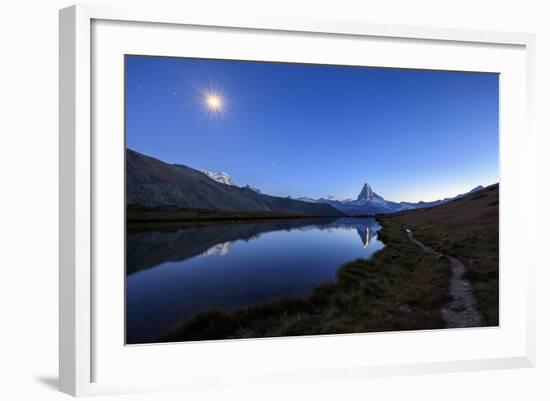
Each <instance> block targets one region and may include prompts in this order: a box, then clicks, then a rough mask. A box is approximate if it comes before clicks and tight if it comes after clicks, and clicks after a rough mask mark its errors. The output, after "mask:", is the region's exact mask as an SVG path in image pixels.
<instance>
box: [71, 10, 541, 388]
mask: <svg viewBox="0 0 550 401" xmlns="http://www.w3.org/2000/svg"><path fill="white" fill-rule="evenodd" d="M60 32H61V34H60V49H61V56H60V71H61V87H60V98H61V104H60V108H61V114H60V127H61V128H60V135H61V141H60V143H61V148H60V154H61V163H60V164H61V167H60V169H61V172H60V174H61V196H60V198H61V222H60V231H61V238H60V239H61V262H60V386H61V390H62V391H65V392H67V393H70V394H73V395H87V394H103V393H113V392H130V391H154V390H166V389H195V388H208V387H212V386H225V385H228V386H229V385H238V384H241V383H246V382H257V383H262V382H270V383H284V382H288V381H290V380H326V379H330V378H342V377H348V378H349V377H356V378H361V377H368V376H379V375H398V374H405V373H406V374H410V373H422V372H427V373H429V372H438V371H459V370H473V369H494V368H506V367H520V366H532V364H533V363H534V338H533V336H534V331H533V324H534V321H533V316H534V315H533V308H534V305H533V299H534V293H533V289H534V288H533V283H532V273H531V270H532V268H533V264H534V263H535V261H534V260H533V256H532V255H533V254H532V253H531V252H529V249H530V248H531V247H532V245H531V244H530V242H529V239H528V237H527V236H518V235H517V232H518V231H519V230H520V229H522V228H524V227H526V226H527V227H529V226H531V225H533V224H534V221H535V220H534V219H535V217H534V216H535V211H534V209H533V207H532V205H531V204H530V203H529V199H532V193H533V192H534V190H535V189H534V181H533V178H532V177H533V176H534V174H533V171H534V160H533V144H534V134H533V133H532V131H531V128H530V121H531V117H530V113H531V110H532V104H531V102H532V90H533V85H534V74H533V71H532V68H533V57H534V52H533V46H534V38H533V37H532V36H531V35H528V34H509V33H495V32H476V31H463V30H448V29H434V28H420V27H400V26H380V25H371V24H366V23H358V22H354V23H352V22H334V21H332V22H331V21H295V20H292V19H283V20H280V19H269V18H267V19H266V18H264V19H262V18H253V19H252V18H251V19H249V20H248V19H246V18H229V17H227V16H226V17H223V18H221V17H217V18H216V17H212V16H200V15H192V13H185V12H177V11H175V12H171V13H164V12H160V11H158V10H157V11H154V10H148V9H137V8H136V9H131V10H130V9H122V10H121V9H111V8H106V7H96V6H76V7H71V8H68V9H64V10H62V11H61V17H60ZM176 367H177V369H176Z"/></svg>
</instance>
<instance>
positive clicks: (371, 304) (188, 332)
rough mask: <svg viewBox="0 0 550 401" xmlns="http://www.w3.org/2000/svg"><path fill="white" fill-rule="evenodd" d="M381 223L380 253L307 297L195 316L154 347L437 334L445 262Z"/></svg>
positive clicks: (393, 224)
mask: <svg viewBox="0 0 550 401" xmlns="http://www.w3.org/2000/svg"><path fill="white" fill-rule="evenodd" d="M381 223H382V225H383V227H384V228H383V230H382V231H381V232H380V236H381V239H382V241H384V242H385V243H386V244H387V245H386V247H385V248H384V249H383V250H382V251H380V252H378V253H377V254H375V255H374V256H373V257H372V258H371V259H369V260H361V259H360V260H356V261H353V262H351V263H348V264H346V265H344V266H342V267H341V268H340V270H339V271H338V274H337V278H336V280H335V281H334V282H329V283H325V284H323V285H320V286H318V287H316V288H315V289H313V291H312V292H311V294H310V296H309V297H307V298H305V299H298V298H295V299H281V300H274V301H271V302H267V303H263V304H260V305H254V306H249V307H244V308H239V309H236V310H230V311H222V310H209V311H206V312H202V313H199V314H197V315H196V316H195V317H194V318H192V319H190V320H188V321H186V322H184V323H182V324H181V325H179V326H177V327H175V328H174V329H173V330H172V331H171V332H170V333H167V334H166V335H164V336H161V337H160V338H157V339H156V340H155V342H168V341H188V340H213V339H231V338H250V337H275V336H292V335H313V334H338V333H357V332H373V331H390V330H391V331H393V330H414V329H435V328H442V327H444V322H443V320H442V317H441V313H440V308H441V306H442V305H444V304H445V303H446V302H447V301H448V285H449V276H450V268H449V265H448V262H447V260H446V259H436V258H435V257H434V256H432V255H430V254H427V253H425V252H423V251H422V250H421V249H420V248H418V247H417V246H416V245H414V244H412V243H411V242H410V241H409V239H408V238H407V235H406V232H405V231H404V230H403V228H402V226H401V224H400V223H399V222H398V221H396V220H393V219H388V218H382V219H381Z"/></svg>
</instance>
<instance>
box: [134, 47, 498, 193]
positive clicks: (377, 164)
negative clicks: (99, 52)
mask: <svg viewBox="0 0 550 401" xmlns="http://www.w3.org/2000/svg"><path fill="white" fill-rule="evenodd" d="M212 92H216V93H218V94H219V96H220V99H221V103H222V107H221V110H220V111H217V112H213V111H211V110H210V111H209V109H208V107H207V106H206V104H205V98H206V96H207V95H208V93H212ZM126 143H127V147H128V148H130V149H133V150H136V151H138V152H141V153H144V154H146V155H149V156H152V157H155V158H158V159H161V160H163V161H165V162H168V163H180V164H185V165H187V166H190V167H193V168H197V169H207V170H210V171H214V172H218V171H224V172H227V173H228V174H229V175H230V176H231V177H232V178H233V180H234V181H235V182H236V183H237V184H238V185H240V186H244V185H246V184H248V185H250V186H252V187H256V188H259V189H261V190H262V192H263V193H267V194H270V195H277V196H287V195H290V196H292V197H299V196H309V197H313V198H318V197H326V196H327V195H331V196H336V197H338V198H355V197H356V196H357V195H358V193H359V192H360V190H361V188H362V185H363V183H364V182H368V183H369V184H370V185H371V186H372V188H373V189H374V191H375V192H377V193H378V194H379V195H382V196H383V197H384V198H386V199H388V200H393V201H419V200H425V201H430V200H435V199H439V198H443V197H446V196H454V195H456V194H458V193H463V192H466V191H469V190H470V189H472V188H473V187H475V186H477V185H480V184H481V185H489V184H492V183H495V182H498V177H499V159H498V154H499V152H498V147H499V143H498V75H497V74H487V73H461V72H441V71H418V70H402V69H383V68H363V67H342V66H321V65H303V64H286V63H284V64H283V63H261V62H240V61H220V60H197V59H184V58H163V57H146V56H127V58H126Z"/></svg>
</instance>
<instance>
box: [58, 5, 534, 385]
mask: <svg viewBox="0 0 550 401" xmlns="http://www.w3.org/2000/svg"><path fill="white" fill-rule="evenodd" d="M101 21H106V22H107V24H115V23H117V22H120V23H140V24H149V25H150V24H153V25H158V26H159V27H162V29H160V30H159V33H158V34H159V35H166V34H169V32H164V31H163V29H172V28H173V29H177V27H186V26H187V27H204V28H206V29H210V28H211V29H221V30H222V31H223V30H224V29H231V30H233V31H239V30H244V31H246V32H249V33H253V32H267V33H274V34H276V33H284V34H285V35H290V36H292V35H304V34H305V35H308V37H313V36H316V35H319V36H323V37H326V38H329V39H330V38H331V37H338V38H344V39H346V38H353V39H361V38H375V39H384V40H387V41H392V40H395V41H398V40H404V41H416V42H418V43H432V44H435V45H437V46H440V45H451V44H452V45H456V46H458V47H460V46H462V47H463V48H466V47H472V48H476V47H478V48H479V49H481V50H483V49H484V48H483V46H488V47H494V48H502V49H504V48H510V49H515V50H518V51H517V52H515V50H514V52H515V53H514V52H512V53H514V54H513V55H510V57H514V58H517V60H519V61H518V69H517V70H514V71H515V72H511V73H510V74H520V73H522V72H525V74H526V75H525V76H523V75H522V76H521V77H516V78H517V79H515V80H514V83H513V85H516V86H517V87H518V88H520V89H521V91H522V92H521V93H524V96H520V99H519V100H517V99H516V100H515V101H517V102H520V103H519V104H520V105H523V106H524V109H522V110H521V114H518V115H517V116H516V117H517V118H515V119H513V121H512V120H510V122H509V124H510V125H508V122H507V121H505V122H504V123H505V124H504V126H505V127H515V128H520V129H519V131H520V132H521V134H520V132H517V133H516V134H514V135H515V136H510V135H512V134H506V135H508V136H506V138H505V141H504V143H503V145H502V146H503V148H501V153H502V152H504V155H511V156H509V157H508V156H506V157H504V158H501V163H504V164H503V165H502V167H503V169H504V170H505V171H511V169H508V167H510V166H508V164H511V163H516V162H517V163H519V164H518V165H517V166H519V167H517V170H519V171H516V172H514V173H511V172H510V173H507V174H509V175H507V176H506V179H507V180H508V182H510V183H512V182H523V183H524V186H523V188H522V189H523V190H524V191H525V194H524V195H522V196H524V197H525V199H526V198H527V197H528V196H529V197H531V199H534V192H535V181H534V178H533V177H534V176H535V174H534V172H535V160H534V155H535V150H534V146H535V145H534V144H535V133H534V130H533V128H532V120H533V117H532V112H533V110H534V105H533V102H534V94H533V92H534V85H535V77H534V49H535V38H534V35H531V34H524V33H507V32H485V31H471V30H460V29H440V28H427V27H415V26H397V25H396V26H393V25H392V26H390V25H376V24H368V23H365V22H360V21H317V20H295V19H292V18H270V17H267V18H266V17H263V18H262V17H256V16H254V17H252V16H242V17H238V18H236V17H230V16H215V15H199V14H193V13H187V12H186V10H185V9H184V8H182V9H177V10H164V9H157V8H155V7H146V8H137V7H136V8H112V7H109V6H99V5H97V6H96V5H93V6H92V5H86V6H83V5H78V6H72V7H69V8H66V9H63V10H61V11H60V271H59V277H60V301H59V302H60V326H59V332H60V362H59V374H60V390H61V391H63V392H65V393H68V394H71V395H75V396H79V395H93V394H109V393H120V392H123V393H124V392H133V391H164V390H169V389H189V388H209V387H215V386H226V385H235V384H243V383H247V382H253V383H254V382H255V383H262V382H270V383H285V382H291V381H296V380H298V381H305V380H327V379H331V378H352V379H355V378H356V379H359V378H363V377H369V376H386V375H401V374H422V373H435V372H449V371H467V370H480V369H503V368H512V367H529V366H534V363H535V338H534V336H535V334H534V333H535V329H534V324H535V321H534V310H535V306H534V299H535V295H534V288H535V285H534V269H535V268H534V266H535V264H536V260H533V257H532V256H530V255H533V254H534V253H531V252H526V254H527V256H525V258H524V263H523V264H522V265H521V269H522V270H521V272H522V274H524V276H522V277H521V278H520V279H519V280H516V283H518V287H520V288H518V289H517V291H518V293H517V294H516V295H508V294H509V293H506V292H505V291H506V287H504V289H503V295H501V296H502V297H508V296H517V297H519V298H521V299H522V302H521V303H520V306H521V308H520V307H518V308H519V309H521V310H518V311H517V313H518V314H517V316H518V317H519V320H521V321H520V322H519V323H517V326H514V327H512V325H510V326H509V327H502V326H501V327H500V328H498V329H493V331H492V332H490V331H483V332H481V331H478V332H473V331H462V332H460V333H458V334H456V336H457V339H458V340H460V341H474V340H475V338H477V337H480V338H481V337H483V336H485V337H486V338H485V339H484V340H483V341H491V339H495V338H496V336H497V335H498V334H495V333H496V331H497V330H501V331H502V332H503V333H504V332H506V330H508V328H510V330H512V331H514V333H515V334H514V339H513V340H508V339H506V340H504V339H503V340H502V344H501V345H499V346H501V347H502V348H499V349H496V348H495V350H494V352H493V353H490V352H488V353H487V354H485V355H483V354H482V353H478V354H475V353H472V354H471V355H469V356H468V357H466V358H464V359H461V358H450V359H446V357H445V356H442V358H443V359H442V360H435V359H434V358H432V359H430V360H428V361H426V360H416V359H415V357H414V355H411V356H410V357H409V358H408V360H407V361H406V362H405V361H404V360H401V361H397V362H396V361H395V360H392V359H391V358H385V357H384V356H383V355H382V356H381V357H380V358H378V359H377V360H376V361H365V362H364V363H362V362H361V359H360V358H361V355H359V356H358V357H357V359H355V360H352V359H351V356H350V357H349V359H348V360H344V359H342V360H339V362H337V361H336V359H334V363H335V366H334V367H332V366H331V362H330V361H331V357H330V355H333V354H331V353H329V357H328V358H327V359H328V361H327V362H325V364H324V365H321V366H317V367H316V368H314V367H312V366H308V365H307V364H304V365H303V366H302V365H300V366H298V367H297V368H295V369H294V368H292V369H291V366H290V365H289V366H287V367H285V365H284V363H282V364H281V365H277V368H276V369H272V370H269V369H267V368H266V369H265V370H262V368H261V367H258V369H257V372H252V371H250V370H247V369H246V367H245V366H241V367H240V368H239V366H238V364H239V362H234V364H235V367H236V369H235V373H234V374H225V373H224V372H226V371H224V370H223V368H221V367H220V368H219V370H218V371H216V372H214V373H212V375H207V374H205V373H204V371H201V370H200V369H197V371H196V372H194V371H193V369H189V371H188V372H187V376H186V379H185V380H182V379H181V378H178V377H176V376H173V377H167V378H165V379H159V378H158V377H157V378H153V377H151V380H147V375H146V374H145V376H144V377H145V379H143V378H141V379H139V380H136V379H132V378H131V377H130V375H128V377H124V376H123V375H121V376H120V377H117V376H116V375H114V374H111V375H110V376H109V377H108V378H106V379H105V380H103V379H99V380H98V377H101V372H99V374H98V371H97V370H98V366H100V365H98V364H97V363H96V358H97V357H98V352H99V354H100V359H101V358H103V360H106V359H105V354H106V352H107V351H105V350H107V348H102V347H103V345H102V344H103V343H105V341H100V344H99V345H98V344H96V341H97V338H96V337H97V327H96V325H97V324H98V322H100V321H101V322H103V321H102V320H101V319H103V317H101V313H100V314H99V315H98V314H97V313H96V312H97V311H96V307H95V306H94V305H95V304H94V290H97V286H98V285H101V283H102V281H101V279H100V278H98V276H97V275H96V274H94V268H95V267H97V265H96V263H97V260H101V258H98V255H97V254H96V251H97V249H96V248H95V247H94V238H96V237H95V236H94V232H95V231H96V230H97V225H96V224H97V220H96V218H97V217H98V214H96V213H95V211H96V207H97V205H96V204H95V202H96V199H95V196H94V194H95V191H96V190H97V182H96V180H95V179H94V176H95V174H96V169H97V168H98V164H97V163H107V161H99V160H100V159H101V157H99V158H98V154H99V153H100V152H103V151H104V150H105V149H106V146H110V145H109V143H106V142H103V143H102V144H100V145H98V144H97V143H96V142H95V141H94V138H93V135H94V134H93V132H94V131H93V126H94V125H96V126H97V125H98V124H97V121H94V119H93V118H94V110H93V108H94V103H93V102H92V96H93V92H94V89H93V87H92V77H93V75H94V68H102V67H101V65H99V64H98V63H97V62H96V60H94V55H95V54H98V53H95V52H96V51H98V49H97V47H100V46H102V45H103V44H104V43H105V41H104V40H103V41H102V40H101V39H98V41H96V42H94V41H93V32H94V23H98V22H101ZM116 29H121V30H124V29H130V28H129V27H128V26H121V27H118V28H116ZM136 29H141V28H139V27H137V28H136ZM136 32H137V31H136ZM221 34H223V32H222V33H221ZM129 36H131V35H129ZM119 37H122V35H120V34H119ZM159 37H160V36H159ZM273 40H278V39H277V38H274V39H273ZM113 42H117V41H113ZM115 45H116V44H115ZM115 45H113V46H115ZM458 47H457V51H460V50H459V48H458ZM113 49H114V48H113ZM99 50H101V49H99ZM119 50H120V49H118V50H116V51H119ZM113 51H114V50H113ZM483 51H484V50H483ZM516 53H517V54H516ZM520 53H521V54H520ZM442 54H445V53H444V52H443V53H442ZM275 57H276V56H275ZM442 57H445V56H444V55H443V56H442ZM506 57H508V56H506ZM504 60H507V59H506V58H503V59H502V60H501V61H498V60H497V61H494V63H498V62H501V63H505V61H504ZM523 63H524V64H523ZM445 65H452V61H449V62H448V63H447V64H445ZM494 65H495V66H497V67H498V65H497V64H494ZM403 67H408V68H413V67H414V66H412V65H403ZM457 68H458V69H459V68H461V67H460V66H458V67H457ZM471 68H472V69H473V68H475V63H473V64H472V67H471ZM495 68H496V67H495ZM502 68H503V69H505V68H511V67H510V66H506V65H503V66H502ZM494 71H495V72H501V70H500V69H499V68H496V69H495V70H494ZM520 75H521V74H520ZM520 78H521V79H520ZM119 89H120V88H119ZM511 89H512V88H511V87H510V88H508V92H505V93H509V91H510V90H511ZM502 106H503V107H502V108H501V110H502V111H503V112H507V113H516V111H513V110H511V108H509V107H507V106H506V105H505V104H503V105H502ZM517 113H520V112H519V111H518V112H517ZM510 132H511V131H510ZM121 135H122V133H121ZM115 153H116V152H115ZM109 155H110V153H109ZM514 155H515V156H514ZM502 183H503V184H502V190H501V191H502V192H501V193H502V198H503V201H502V202H503V203H506V202H507V200H506V199H507V198H506V196H509V199H510V200H512V198H511V196H513V195H511V191H507V190H506V188H507V186H506V180H503V181H502ZM510 186H511V185H510ZM510 186H509V187H508V188H510ZM525 199H524V198H521V199H520V200H519V201H520V204H519V206H518V207H519V209H520V212H519V213H520V214H521V218H523V219H524V221H525V224H526V225H527V227H534V225H535V216H536V213H535V210H534V208H533V207H531V208H529V207H528V205H527V203H526V202H525ZM502 213H503V212H502V211H501V220H502V219H506V221H505V222H506V224H504V225H503V226H504V229H503V230H506V229H507V227H513V224H517V220H514V219H512V218H511V217H510V219H508V216H507V215H503V214H502ZM504 232H506V231H504ZM530 232H534V230H532V231H530ZM501 241H508V238H507V237H501ZM526 246H530V245H529V244H527V243H526ZM501 257H502V256H501ZM530 258H531V259H530ZM121 269H122V271H123V266H121ZM120 290H121V291H122V289H120ZM98 308H100V307H98ZM98 316H99V317H98ZM120 324H121V325H122V324H123V322H120ZM514 324H515V323H514ZM102 327H111V326H108V325H107V326H106V323H105V324H103V326H102ZM472 333H475V334H472ZM411 335H412V336H416V337H411ZM448 335H451V334H450V333H448ZM376 336H377V337H373V336H372V335H371V336H369V337H364V336H360V335H359V336H356V335H348V336H331V339H328V340H326V339H325V340H322V341H324V342H321V340H317V339H315V338H308V339H299V340H297V339H279V340H270V339H263V340H246V341H244V342H243V341H233V342H228V341H222V342H207V344H203V345H201V347H202V348H197V349H191V348H187V349H186V350H185V352H188V355H191V360H192V355H195V356H196V355H200V353H204V352H211V351H212V352H213V350H214V349H215V350H216V351H215V352H225V351H224V350H228V351H227V352H228V353H227V357H228V358H229V357H230V356H231V355H234V354H233V353H239V352H241V351H242V349H244V347H246V348H248V350H247V351H246V352H248V353H254V352H256V353H257V352H260V351H261V352H267V351H266V350H267V349H268V348H272V350H271V352H272V353H280V352H284V350H285V348H286V347H290V348H288V349H292V350H296V349H297V347H298V348H302V349H307V350H308V352H311V353H314V352H315V350H319V349H321V348H320V347H325V345H326V346H330V347H337V346H338V343H340V344H341V343H342V341H346V342H353V343H355V344H356V345H357V344H358V343H359V342H364V341H371V342H372V341H379V340H378V339H381V338H389V339H391V341H392V342H397V343H399V342H401V343H402V344H401V345H402V346H405V345H406V344H405V343H404V341H409V340H410V339H413V338H420V337H426V338H428V336H430V339H428V340H427V341H438V338H439V337H440V336H441V332H439V333H434V332H422V333H415V334H409V335H408V337H405V336H402V337H399V336H397V335H396V334H394V333H386V334H377V335H376ZM436 337H437V338H436ZM401 338H408V339H409V340H401ZM503 338H504V337H503ZM506 338H508V337H506ZM510 338H511V337H510ZM374 339H376V340H374ZM296 341H301V342H299V343H297V342H296ZM327 341H330V345H328V342H327ZM415 341H416V340H415ZM419 341H420V342H419V344H421V343H422V342H423V341H425V340H419ZM508 341H514V344H515V346H516V347H515V348H514V350H513V351H510V352H505V351H503V350H504V349H505V347H506V344H508ZM242 344H246V345H244V346H243V345H242ZM424 344H425V342H424ZM120 347H124V346H123V344H122V343H121V344H120ZM155 347H161V348H163V349H164V350H165V352H164V353H162V352H160V353H159V355H152V354H154V353H156V350H155ZM166 347H167V346H165V345H160V346H148V347H147V351H146V352H147V353H148V358H149V357H150V358H152V359H150V360H148V363H149V362H151V361H153V360H155V361H156V363H158V361H159V360H162V358H166V356H163V355H165V354H166V350H167V349H168V348H166ZM172 347H173V345H172ZM206 347H211V348H210V350H211V351H207V348H206ZM159 349H160V348H159ZM182 350H183V348H181V347H180V348H179V351H182ZM179 351H178V352H179ZM101 352H103V354H101ZM132 352H133V354H135V355H133V356H129V358H130V359H131V360H132V361H133V362H134V364H135V361H136V360H139V358H140V356H139V353H137V352H134V351H132ZM161 354H162V355H161ZM334 355H336V354H334ZM132 358H133V359H132ZM136 358H138V359H136ZM245 359H246V358H245ZM373 359H376V358H373ZM250 361H252V359H251V360H250ZM250 361H248V363H250ZM111 362H112V363H113V364H115V365H116V362H117V361H115V360H114V359H113V360H112V361H109V363H111ZM243 364H244V362H243ZM275 364H276V363H275ZM115 365H113V366H115ZM298 365H299V364H298ZM118 367H119V366H117V368H118ZM230 367H231V365H229V364H228V365H227V369H229V368H230ZM256 373H257V374H256Z"/></svg>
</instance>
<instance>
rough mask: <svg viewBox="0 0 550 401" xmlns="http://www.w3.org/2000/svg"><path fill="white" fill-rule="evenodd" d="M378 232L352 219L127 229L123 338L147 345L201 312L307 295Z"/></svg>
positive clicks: (374, 247)
mask: <svg viewBox="0 0 550 401" xmlns="http://www.w3.org/2000/svg"><path fill="white" fill-rule="evenodd" d="M379 230H380V226H379V224H378V223H377V222H376V220H375V219H373V218H353V217H349V218H348V217H346V218H316V219H279V220H269V221H266V220H261V221H260V220H258V221H243V222H237V223H236V222H232V223H222V222H216V223H208V224H205V223H202V224H187V225H184V226H181V227H177V228H167V229H157V230H154V231H153V230H148V231H136V230H130V231H129V232H128V237H127V279H126V315H127V316H126V319H127V329H126V330H127V340H128V342H131V343H140V342H148V341H150V340H151V339H152V338H154V337H155V336H156V335H159V334H162V333H163V332H165V331H166V330H168V329H169V328H170V327H172V326H173V325H174V324H176V323H178V322H181V321H182V320H185V319H188V318H190V317H192V316H193V315H194V314H195V313H197V312H200V311H204V310H207V309H212V308H218V309H232V308H237V307H240V306H244V305H251V304H256V303H261V302H265V301H269V300H272V299H276V298H285V297H303V296H307V295H308V294H309V292H310V291H311V289H312V288H313V287H315V286H316V285H319V284H321V283H323V282H327V281H330V280H333V279H334V278H335V275H336V271H337V270H338V268H339V267H340V266H342V265H343V264H344V263H346V262H349V261H352V260H355V259H358V258H365V259H367V258H369V257H371V256H372V254H373V253H374V252H376V251H378V250H380V249H382V248H383V246H384V245H383V244H382V242H381V241H380V240H378V235H377V233H378V231H379ZM357 235H359V238H357Z"/></svg>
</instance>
